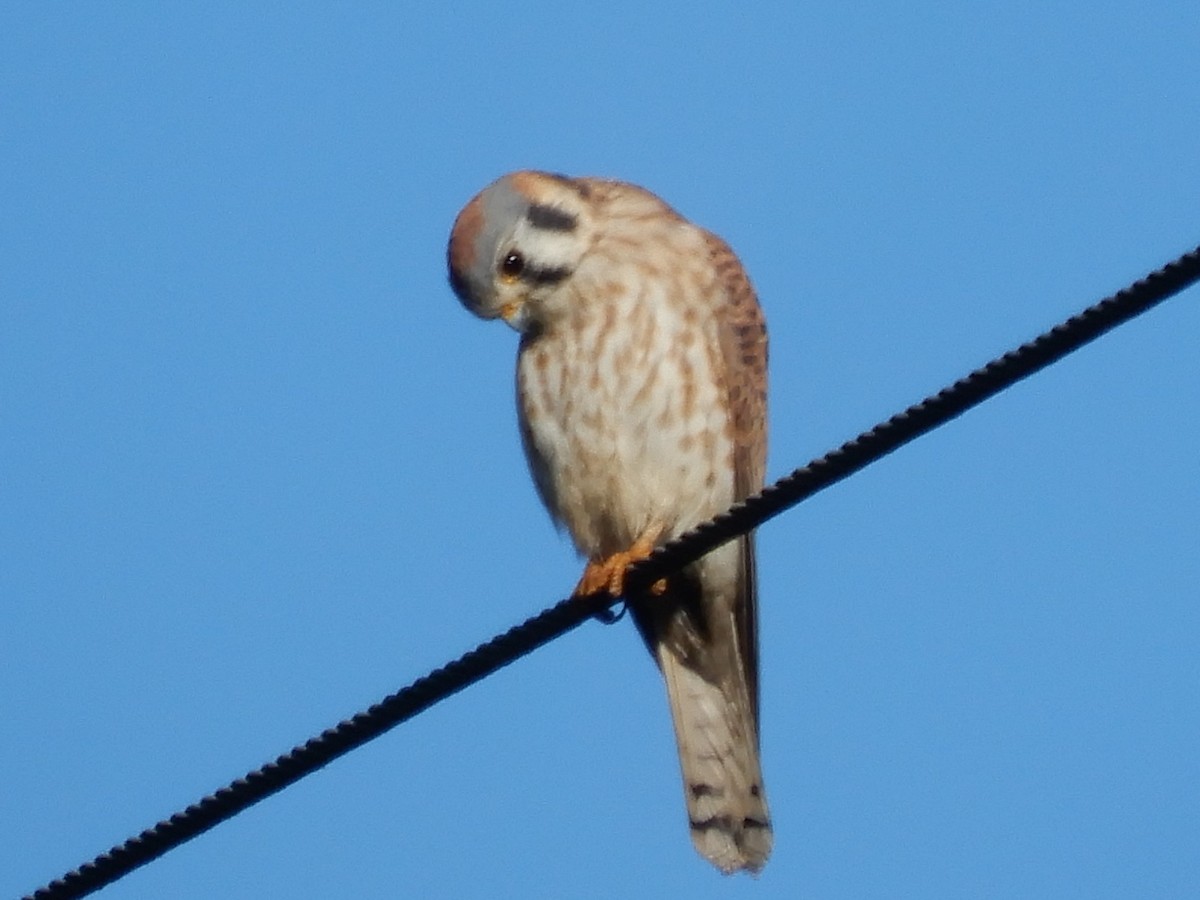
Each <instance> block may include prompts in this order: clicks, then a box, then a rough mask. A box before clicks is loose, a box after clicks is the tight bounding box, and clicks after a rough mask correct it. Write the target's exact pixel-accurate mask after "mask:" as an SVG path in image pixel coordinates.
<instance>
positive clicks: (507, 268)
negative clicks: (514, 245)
mask: <svg viewBox="0 0 1200 900" xmlns="http://www.w3.org/2000/svg"><path fill="white" fill-rule="evenodd" d="M524 271H525V257H523V256H522V255H521V254H520V253H518V252H517V251H516V250H510V251H508V254H507V255H506V256H505V257H504V259H503V260H502V261H501V262H500V274H501V275H503V276H504V277H505V278H508V279H513V278H520V277H521V273H522V272H524Z"/></svg>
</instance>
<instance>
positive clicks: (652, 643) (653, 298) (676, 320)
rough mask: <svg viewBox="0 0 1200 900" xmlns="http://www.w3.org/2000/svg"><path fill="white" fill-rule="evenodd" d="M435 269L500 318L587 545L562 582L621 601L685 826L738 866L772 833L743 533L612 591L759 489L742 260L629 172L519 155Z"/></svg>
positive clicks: (560, 520)
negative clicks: (660, 722) (633, 587)
mask: <svg viewBox="0 0 1200 900" xmlns="http://www.w3.org/2000/svg"><path fill="white" fill-rule="evenodd" d="M447 268H448V274H449V281H450V286H451V288H452V290H453V292H454V293H455V294H456V295H457V297H458V299H459V300H460V301H461V303H462V304H463V305H464V306H465V307H466V308H467V309H468V310H469V311H470V312H471V313H473V314H475V315H476V316H478V317H480V318H482V319H497V318H499V319H502V320H503V321H504V322H505V323H507V324H508V325H510V326H512V327H513V328H514V329H515V330H516V331H517V332H519V335H520V337H519V349H518V353H517V365H516V394H517V411H518V424H519V429H520V435H521V442H522V446H523V449H524V452H525V456H526V459H527V462H528V464H529V469H530V472H531V474H532V476H533V482H534V485H535V487H536V490H537V493H538V495H539V497H540V499H541V501H542V503H543V504H544V505H545V507H546V509H547V510H548V512H549V514H550V516H551V518H552V519H553V520H554V522H555V523H556V525H558V526H559V527H560V528H562V527H565V529H566V531H567V532H569V534H570V536H571V538H572V540H573V542H574V544H575V547H576V549H577V550H578V552H579V554H580V555H581V556H582V557H583V558H584V559H585V560H586V564H585V567H584V572H583V576H582V577H581V579H580V581H579V583H578V585H577V586H576V588H575V591H574V594H573V596H576V597H583V596H590V595H593V594H596V593H600V592H607V593H608V594H610V595H611V596H612V597H613V598H618V597H624V599H625V601H626V606H627V608H628V609H629V611H630V613H631V616H632V618H633V620H634V623H635V625H636V626H637V629H638V630H639V632H640V633H641V635H642V638H643V639H644V640H645V643H646V645H647V646H648V648H649V649H650V652H651V654H652V655H653V657H654V660H655V662H656V663H657V665H658V668H659V669H660V670H661V673H662V676H663V679H664V681H665V683H666V688H667V698H668V704H669V706H670V710H671V716H672V721H673V725H674V731H675V738H676V743H677V746H678V751H679V761H680V769H681V772H682V776H683V787H684V799H685V802H686V806H687V814H688V821H689V826H690V831H691V838H692V842H693V843H694V845H695V847H696V849H697V851H698V852H699V853H700V855H701V856H703V857H705V858H706V859H708V860H709V861H710V862H711V863H713V865H715V866H716V867H717V868H718V869H719V870H720V871H721V872H723V873H725V874H729V873H732V872H736V871H743V870H744V871H748V872H750V873H753V874H757V873H758V872H759V871H760V870H761V869H762V867H763V866H764V864H765V863H766V861H767V858H768V856H769V855H770V852H771V847H772V842H773V834H772V826H771V819H770V815H769V812H768V808H767V799H766V794H765V792H764V790H763V781H762V772H761V764H760V757H759V728H758V714H759V698H758V694H759V688H758V623H757V609H756V607H757V583H756V575H755V550H754V537H753V534H750V535H746V536H743V537H741V538H738V539H736V540H734V541H732V542H730V543H726V544H724V545H723V546H721V547H718V548H717V549H715V550H713V551H711V552H710V553H709V554H707V555H706V556H704V557H703V558H701V559H700V560H699V561H698V562H696V563H694V564H692V565H690V566H688V567H686V568H685V569H683V570H682V571H681V572H679V573H677V574H674V575H671V576H669V577H667V578H666V579H663V580H661V581H658V582H656V583H655V584H654V585H652V586H651V587H649V588H647V589H644V590H640V591H636V592H634V591H631V592H628V593H627V592H626V589H625V572H626V569H627V567H628V566H629V565H630V564H631V563H633V562H636V561H637V560H640V559H644V558H645V557H647V556H648V555H649V554H650V553H651V552H652V551H653V550H654V548H655V547H657V546H659V545H660V544H662V543H664V542H666V541H669V540H671V539H672V538H675V537H677V536H678V535H680V534H682V533H683V532H685V531H687V530H688V529H689V528H691V527H693V526H695V525H696V524H698V523H700V522H702V521H704V520H705V519H707V518H709V517H711V516H712V515H714V514H716V513H719V512H721V511H722V510H724V509H726V508H727V507H729V506H730V505H732V504H733V503H735V502H737V501H740V500H743V499H745V498H746V497H747V496H750V495H751V494H753V493H756V492H757V491H759V490H761V488H762V485H763V478H764V471H765V466H766V412H767V406H766V404H767V399H766V395H767V331H766V322H765V319H764V316H763V313H762V309H761V307H760V306H759V303H758V298H757V296H756V295H755V291H754V288H753V287H752V285H751V283H750V280H749V277H748V276H747V274H746V271H745V269H744V268H743V266H742V264H741V262H740V261H739V260H738V258H737V256H736V255H735V254H734V252H733V250H732V249H731V248H730V247H729V245H728V244H727V243H726V242H725V241H724V240H722V239H721V238H719V237H717V236H716V235H715V234H713V233H711V232H709V231H706V230H705V229H703V228H701V227H699V226H697V225H694V224H693V223H691V222H690V221H688V220H687V219H686V218H684V217H683V216H682V215H680V214H679V213H678V212H676V211H675V210H674V209H672V208H671V207H670V206H668V205H667V204H666V203H665V202H664V201H663V200H661V199H660V198H659V197H657V196H656V195H655V194H653V193H652V192H650V191H649V190H646V189H645V188H642V187H638V186H636V185H634V184H630V183H627V182H623V181H617V180H610V179H605V178H596V177H568V176H565V175H560V174H555V173H551V172H544V171H535V170H522V171H515V172H511V173H509V174H507V175H504V176H503V177H501V178H499V179H498V180H496V181H494V182H493V183H491V184H490V185H488V186H487V187H485V188H484V189H483V190H482V191H480V192H479V193H478V194H477V195H476V196H475V197H474V198H473V199H471V200H470V201H469V202H468V203H467V204H466V206H464V207H463V209H462V210H461V212H460V213H459V214H458V216H457V218H456V219H455V222H454V225H453V228H452V230H451V234H450V240H449V245H448V248H447ZM630 594H632V596H630Z"/></svg>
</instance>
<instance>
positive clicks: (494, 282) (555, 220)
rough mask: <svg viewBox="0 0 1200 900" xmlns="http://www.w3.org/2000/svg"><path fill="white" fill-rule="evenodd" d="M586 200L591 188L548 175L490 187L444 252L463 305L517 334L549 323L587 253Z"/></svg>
mask: <svg viewBox="0 0 1200 900" xmlns="http://www.w3.org/2000/svg"><path fill="white" fill-rule="evenodd" d="M588 195H589V188H588V186H587V185H586V184H584V183H582V182H580V181H574V180H572V179H570V178H566V177H564V176H562V175H551V174H548V173H546V172H513V173H511V174H509V175H505V176H504V177H503V178H501V179H499V180H498V181H495V182H493V183H492V184H490V185H488V186H487V187H486V188H484V189H483V190H482V191H481V192H480V193H479V194H478V195H477V196H476V197H475V198H474V199H473V200H471V202H470V203H468V204H467V205H466V206H465V207H463V210H462V212H460V213H459V214H458V218H457V219H456V220H455V221H454V229H453V230H452V231H451V233H450V246H449V248H448V250H447V253H446V262H447V265H448V267H449V269H450V285H451V287H453V288H454V293H456V294H457V295H458V299H459V300H461V301H462V302H463V305H464V306H466V307H467V309H469V310H470V311H471V312H473V313H475V315H477V316H480V317H481V318H484V319H494V318H497V317H499V318H501V319H504V321H505V322H507V323H508V324H509V325H511V326H512V327H513V328H515V329H517V330H518V331H526V330H529V329H531V328H535V327H538V326H540V325H542V324H544V323H545V319H546V317H547V316H549V315H551V314H552V312H553V308H554V304H552V303H551V302H550V298H552V297H553V296H554V294H555V293H556V291H557V290H558V288H559V287H561V286H562V283H563V282H564V281H566V280H567V278H569V277H570V275H571V273H572V272H574V271H575V267H576V266H577V265H578V264H579V262H580V260H581V259H582V258H583V255H584V253H585V252H586V251H587V248H588V244H589V239H588V235H589V232H590V230H591V222H590V217H589V211H590V210H589V205H588Z"/></svg>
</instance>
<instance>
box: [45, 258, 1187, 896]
mask: <svg viewBox="0 0 1200 900" xmlns="http://www.w3.org/2000/svg"><path fill="white" fill-rule="evenodd" d="M1198 280H1200V247H1197V248H1196V249H1194V250H1191V251H1189V252H1188V253H1185V254H1184V255H1182V256H1180V257H1179V258H1178V259H1176V260H1174V261H1173V262H1170V263H1168V264H1167V265H1165V266H1163V267H1162V268H1161V269H1159V270H1157V271H1155V272H1152V273H1151V274H1149V275H1147V276H1146V277H1145V278H1143V279H1141V280H1139V281H1137V282H1135V283H1134V284H1132V285H1130V286H1129V287H1127V288H1125V289H1124V290H1122V291H1119V292H1117V293H1116V294H1113V295H1112V296H1111V297H1107V298H1105V299H1104V300H1101V301H1100V302H1099V303H1097V304H1095V305H1094V306H1090V307H1088V308H1087V309H1085V310H1084V311H1083V312H1081V313H1079V314H1078V315H1075V316H1072V317H1071V318H1069V319H1067V320H1066V321H1065V322H1062V323H1061V324H1059V325H1056V326H1054V327H1053V328H1051V329H1050V330H1049V331H1047V332H1045V333H1043V334H1041V335H1039V336H1038V337H1036V338H1034V339H1033V340H1032V341H1029V342H1028V343H1026V344H1022V345H1021V346H1020V347H1018V348H1017V349H1015V350H1010V351H1009V352H1007V353H1005V354H1004V355H1003V356H1000V357H997V358H996V359H994V360H992V361H991V362H989V363H987V365H985V366H983V367H981V368H979V369H976V370H975V371H974V372H971V373H970V374H969V375H967V376H966V377H965V378H961V379H959V380H958V381H956V382H955V383H954V384H952V385H950V386H949V387H946V388H944V389H942V390H941V391H939V392H938V393H936V394H933V395H932V396H929V397H926V398H925V399H924V400H922V401H920V402H919V403H915V404H913V405H912V406H910V407H909V408H908V409H906V410H904V411H903V412H901V413H897V414H896V415H894V416H892V417H891V418H890V419H888V420H887V421H886V422H882V423H880V424H879V425H876V426H875V427H874V428H872V429H870V430H869V431H865V432H863V433H862V434H860V435H859V436H858V437H856V438H854V439H853V440H850V441H847V442H846V443H844V444H842V446H840V447H838V448H837V449H836V450H833V451H831V452H829V453H827V454H826V455H824V456H822V457H820V458H819V459H815V460H813V461H812V462H810V463H809V464H808V465H806V466H804V467H802V468H799V469H796V470H794V471H793V472H792V473H791V474H790V475H787V476H785V477H784V478H781V479H780V480H779V481H777V482H775V483H774V484H772V485H770V486H768V487H767V488H766V489H765V490H763V491H762V493H760V494H756V495H755V496H753V497H750V498H748V499H747V500H745V501H744V502H742V503H739V504H736V505H735V506H734V507H732V508H731V509H729V510H728V511H726V512H724V513H721V514H720V515H718V516H716V517H714V518H713V519H712V520H710V521H708V522H705V523H703V524H701V525H699V526H697V527H696V528H694V529H692V530H691V531H689V532H687V533H686V534H683V535H681V536H680V537H678V538H676V539H675V540H673V541H671V542H670V543H667V544H664V545H663V546H661V547H659V548H658V549H657V550H655V551H654V553H653V554H651V555H650V556H649V557H648V558H647V559H645V560H643V561H641V562H639V563H636V564H634V565H633V566H631V567H630V569H629V573H628V576H627V578H626V584H627V585H628V587H629V589H630V590H631V591H635V590H637V589H638V588H644V587H646V586H648V585H650V584H652V583H654V582H655V581H657V580H658V579H659V578H663V577H665V576H667V575H670V574H671V573H672V572H674V571H677V570H678V569H680V568H682V567H683V566H685V565H687V564H689V563H691V562H694V561H696V560H697V559H699V558H700V557H701V556H703V555H704V554H706V553H708V552H709V551H711V550H712V549H713V548H715V547H717V546H719V545H721V544H723V543H725V542H726V541H728V540H732V539H733V538H735V537H737V536H739V535H741V534H745V533H746V532H748V531H750V530H751V529H753V528H756V527H757V526H759V525H761V524H762V523H764V522H766V521H767V520H769V519H772V518H774V517H775V516H777V515H779V514H780V513H782V512H783V511H784V510H787V509H790V508H791V507H793V506H795V505H796V504H798V503H800V502H801V501H803V500H805V499H807V498H808V497H811V496H812V495H813V494H815V493H817V492H818V491H821V490H823V489H825V488H827V487H829V486H830V485H832V484H836V483H837V482H839V481H841V480H842V479H844V478H847V477H848V476H850V475H852V474H854V473H855V472H858V471H859V470H860V469H863V468H865V467H866V466H868V465H870V464H871V463H872V462H875V461H876V460H878V459H881V458H882V457H884V456H886V455H887V454H889V453H891V452H892V451H894V450H896V449H898V448H899V447H902V446H903V445H904V444H907V443H908V442H909V441H912V440H913V439H915V438H917V437H919V436H920V435H922V434H925V433H926V432H928V431H932V430H933V429H934V428H937V427H938V426H940V425H944V424H945V423H946V422H948V421H950V420H951V419H954V418H956V417H957V416H960V415H962V413H964V412H966V411H967V410H968V409H971V408H972V407H973V406H977V405H978V404H980V403H982V402H983V401H984V400H986V399H988V398H989V397H992V396H994V395H996V394H998V393H1000V392H1001V391H1003V390H1005V389H1006V388H1008V387H1011V386H1012V385H1013V384H1015V383H1016V382H1018V381H1020V380H1021V379H1023V378H1027V377H1028V376H1030V375H1032V374H1034V373H1035V372H1038V371H1040V370H1041V369H1043V368H1045V367H1046V366H1048V365H1050V364H1051V363H1054V362H1057V361H1058V360H1060V359H1062V358H1063V357H1064V356H1066V355H1067V354H1068V353H1071V352H1072V351H1074V350H1077V349H1079V348H1080V347H1082V346H1083V345H1084V344H1087V343H1089V342H1090V341H1093V340H1095V339H1096V338H1098V337H1100V336H1101V335H1102V334H1105V333H1106V332H1108V331H1111V330H1112V329H1113V328H1116V327H1117V326H1118V325H1121V324H1123V323H1125V322H1127V321H1129V320H1130V319H1132V318H1134V317H1136V316H1138V315H1140V314H1141V313H1143V312H1146V311H1147V310H1149V309H1150V308H1152V307H1154V306H1156V305H1157V304H1159V303H1161V302H1162V301H1164V300H1166V299H1168V298H1170V297H1172V296H1174V295H1175V294H1177V293H1179V292H1180V291H1182V290H1184V289H1185V288H1187V287H1190V286H1191V285H1193V284H1195V283H1196V282H1197V281H1198ZM617 599H618V598H613V597H609V596H608V595H606V594H598V595H595V596H592V597H587V598H579V599H567V600H562V601H560V602H559V603H557V604H555V605H554V606H552V607H549V608H548V609H545V610H543V611H542V612H541V613H539V614H537V615H536V616H533V617H532V618H530V619H527V620H526V621H525V622H523V623H521V624H520V625H516V626H514V627H513V628H510V629H509V630H508V631H506V632H505V633H504V634H501V635H498V636H496V637H494V638H492V639H491V640H489V641H487V642H485V643H483V644H480V645H479V646H478V647H476V648H475V649H474V650H471V651H470V652H468V653H466V654H464V655H463V656H461V657H459V658H458V659H456V660H454V661H453V662H450V663H447V664H446V665H444V666H442V667H441V668H438V669H435V670H433V671H432V672H430V673H429V674H428V675H426V676H424V677H423V678H418V679H417V680H416V681H414V682H413V683H412V684H410V685H409V686H408V687H406V688H403V689H402V690H400V691H397V692H396V693H394V694H391V695H390V696H388V697H386V698H384V699H383V700H382V701H381V702H379V703H377V704H375V705H374V706H372V707H370V708H369V709H367V710H365V711H364V712H360V713H358V714H357V715H355V716H353V717H352V718H350V719H346V720H344V721H342V722H339V723H338V724H337V725H335V726H334V727H333V728H330V729H327V730H326V731H324V732H322V733H321V734H320V735H319V736H317V737H314V738H312V739H311V740H309V741H307V742H306V743H304V744H301V745H299V746H297V747H295V748H293V749H292V750H290V751H289V752H287V753H285V754H283V755H282V756H280V757H278V758H276V759H275V761H274V762H270V763H267V764H266V765H265V766H263V767H262V768H260V769H256V770H255V771H253V772H250V773H249V774H247V775H246V776H244V777H243V778H239V779H237V780H236V781H234V782H232V783H230V784H229V785H227V786H225V787H223V788H221V789H220V790H218V791H216V792H215V793H213V794H209V795H208V796H207V797H204V798H203V799H201V800H200V801H198V802H197V803H194V804H192V805H191V806H189V807H187V808H186V809H184V810H183V811H181V812H178V813H176V814H175V815H173V816H171V817H170V818H169V819H164V820H163V821H161V822H159V823H158V824H156V825H154V826H152V827H151V828H148V829H146V830H145V831H143V832H142V833H141V834H139V835H137V836H135V837H132V838H130V839H129V840H127V841H125V842H124V843H122V844H119V845H117V846H115V847H113V848H112V849H110V850H108V851H106V852H105V853H102V854H100V855H99V856H97V857H96V858H94V859H93V860H91V861H90V862H87V863H84V864H83V865H81V866H80V867H79V868H77V869H75V870H73V871H71V872H68V873H67V874H65V875H63V876H62V877H61V878H58V879H56V880H54V881H52V882H50V883H49V884H47V885H46V886H45V887H43V888H40V889H38V890H37V891H35V892H34V893H33V894H30V895H27V897H26V898H25V900H65V898H75V897H83V896H86V895H87V894H90V893H92V892H93V891H96V890H99V889H100V888H102V887H105V886H106V885H109V884H112V883H113V882H114V881H117V880H118V879H120V878H122V877H124V876H125V875H127V874H129V873H130V872H132V871H133V870H134V869H136V868H138V867H139V866H143V865H145V864H146V863H148V862H151V861H152V860H154V859H157V858H158V857H160V856H162V855H164V854H165V853H167V852H168V851H170V850H172V849H174V848H175V847H178V846H179V845H180V844H183V843H184V842H186V841H188V840H190V839H191V838H194V837H196V836H197V835H199V834H203V833H204V832H205V831H208V830H209V829H210V828H213V827H214V826H216V825H218V824H220V823H221V822H223V821H225V820H226V819H229V818H232V817H233V816H235V815H236V814H237V813H239V812H241V811H242V810H245V809H247V808H248V807H250V806H253V805H254V804H255V803H257V802H259V801H260V800H263V799H265V798H266V797H269V796H271V795H272V794H274V793H276V792H278V791H281V790H283V789H284V788H285V787H288V786H289V785H291V784H294V783H295V782H297V781H299V780H300V779H301V778H304V777H305V776H306V775H310V774H312V773H313V772H315V771H316V770H317V769H320V768H321V767H322V766H325V765H327V764H328V763H330V762H332V761H333V760H335V759H337V758H338V757H339V756H342V755H344V754H346V753H349V752H350V751H351V750H353V749H355V748H356V747H359V746H361V745H362V744H365V743H366V742H367V741H369V740H371V739H372V738H375V737H378V736H379V735H381V734H383V733H384V732H385V731H388V730H390V729H391V728H394V727H395V726H396V725H399V724H400V723H401V722H405V721H407V720H408V719H411V718H413V717H414V716H416V715H418V714H420V713H421V712H423V711H424V710H426V709H428V708H429V707H431V706H433V705H434V704H435V703H437V702H439V701H441V700H444V699H446V698H447V697H449V696H451V695H452V694H455V693H457V692H458V691H461V690H462V689H463V688H465V687H468V686H470V685H472V684H474V683H475V682H477V681H480V680H482V679H484V678H486V677H487V676H488V675H491V674H492V673H493V672H496V671H497V670H499V669H501V668H503V667H504V666H506V665H508V664H509V663H512V662H514V661H516V660H517V659H519V658H521V657H522V656H525V655H526V654H528V653H531V652H532V651H533V650H536V649H537V648H538V647H540V646H542V645H543V644H546V643H549V642H550V641H551V640H554V639H555V638H558V637H561V636H562V635H564V634H566V633H567V632H568V631H571V630H572V629H574V628H576V627H577V626H578V625H580V624H581V623H583V622H584V621H586V620H587V619H589V618H591V617H593V616H603V615H605V614H606V613H607V612H608V611H609V610H610V608H611V607H612V606H613V604H614V603H616V602H617Z"/></svg>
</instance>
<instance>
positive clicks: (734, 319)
mask: <svg viewBox="0 0 1200 900" xmlns="http://www.w3.org/2000/svg"><path fill="white" fill-rule="evenodd" d="M706 238H707V241H708V249H709V254H710V257H711V261H712V265H713V269H714V271H715V272H716V277H717V282H718V287H719V288H720V290H721V291H722V293H723V294H724V302H723V303H722V304H720V306H719V308H718V311H717V323H718V325H717V327H718V329H719V338H720V345H721V358H722V360H723V361H724V364H725V383H726V385H727V388H728V398H729V400H728V402H729V412H730V416H731V417H732V419H733V447H734V449H733V466H734V479H733V483H734V499H736V500H743V499H745V498H746V497H748V496H750V495H751V494H754V493H757V492H758V491H760V490H762V486H763V478H764V477H765V475H766V468H767V323H766V320H765V319H764V317H763V313H762V308H761V307H760V306H759V305H758V298H757V297H756V296H755V294H754V288H753V286H752V285H751V284H750V279H749V278H748V277H747V276H746V270H745V269H743V268H742V264H741V262H740V261H739V260H738V258H737V256H735V255H734V252H733V251H732V250H731V249H730V248H729V245H728V244H726V243H725V242H724V241H723V240H721V239H720V238H719V237H717V236H716V235H714V234H709V235H707V236H706ZM740 543H741V551H742V554H741V555H742V571H741V582H742V584H741V587H742V590H741V591H740V592H739V593H740V594H741V596H742V598H743V602H742V603H741V604H740V608H739V610H738V625H739V629H738V636H739V643H740V645H741V646H740V647H739V650H740V651H741V655H742V659H743V660H744V661H745V664H746V674H747V678H748V681H749V688H750V698H751V700H752V702H753V703H754V719H755V722H756V723H757V721H758V609H757V606H758V584H757V577H756V573H755V564H754V535H753V534H750V535H747V536H746V537H744V538H742V539H740Z"/></svg>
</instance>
